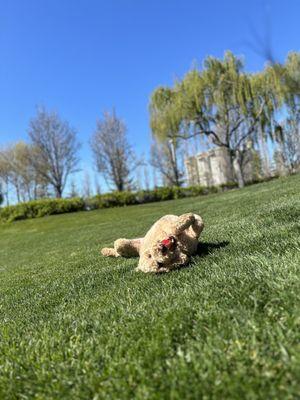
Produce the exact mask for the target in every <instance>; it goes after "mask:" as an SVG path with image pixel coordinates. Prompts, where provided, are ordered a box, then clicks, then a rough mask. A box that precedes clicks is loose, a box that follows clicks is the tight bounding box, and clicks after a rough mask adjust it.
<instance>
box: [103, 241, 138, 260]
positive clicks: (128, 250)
mask: <svg viewBox="0 0 300 400" xmlns="http://www.w3.org/2000/svg"><path fill="white" fill-rule="evenodd" d="M141 243H142V238H139V239H118V240H116V241H115V242H114V248H113V249H112V248H107V247H106V248H104V249H102V250H101V253H102V255H103V256H106V257H120V256H121V257H138V256H139V251H140V247H141Z"/></svg>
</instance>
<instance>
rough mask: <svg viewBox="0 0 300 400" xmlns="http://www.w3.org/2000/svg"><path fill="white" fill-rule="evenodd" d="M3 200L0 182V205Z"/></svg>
mask: <svg viewBox="0 0 300 400" xmlns="http://www.w3.org/2000/svg"><path fill="white" fill-rule="evenodd" d="M3 200H4V196H3V194H2V187H1V184H0V206H1V204H2V203H3Z"/></svg>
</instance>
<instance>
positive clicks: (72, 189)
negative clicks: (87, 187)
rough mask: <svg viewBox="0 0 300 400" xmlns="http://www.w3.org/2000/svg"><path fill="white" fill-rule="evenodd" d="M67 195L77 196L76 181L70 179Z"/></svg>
mask: <svg viewBox="0 0 300 400" xmlns="http://www.w3.org/2000/svg"><path fill="white" fill-rule="evenodd" d="M69 197H70V198H74V197H78V191H77V187H76V183H75V181H74V180H72V181H71V184H70V193H69Z"/></svg>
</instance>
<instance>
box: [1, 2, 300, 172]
mask: <svg viewBox="0 0 300 400" xmlns="http://www.w3.org/2000/svg"><path fill="white" fill-rule="evenodd" d="M299 16H300V0H285V1H283V0H269V1H267V0H266V1H264V0H251V1H250V0H248V1H245V0H223V1H222V0H210V1H203V0H173V1H172V0H151V1H150V0H106V1H104V0H6V1H5V0H2V1H1V5H0V55H1V62H0V145H1V144H3V143H6V142H9V141H10V142H11V141H17V140H20V139H26V137H27V132H26V131H27V126H28V121H29V119H30V118H31V117H32V116H33V115H34V114H35V108H36V105H39V104H42V105H45V106H46V107H47V108H50V109H55V110H57V111H59V113H60V114H61V116H62V117H63V118H65V119H67V120H69V121H70V122H71V124H72V125H73V126H74V127H75V128H76V129H77V130H78V134H79V138H80V141H81V142H82V143H83V148H82V151H81V158H82V160H83V162H82V166H83V167H84V168H85V167H88V168H91V167H90V166H91V163H92V160H91V154H90V151H89V147H88V145H87V142H88V138H89V137H90V135H91V133H92V132H93V131H94V128H95V121H96V119H97V117H99V116H101V113H102V111H103V110H107V109H111V108H112V107H115V108H116V111H117V113H118V114H119V115H120V116H121V117H123V118H124V120H125V121H126V123H127V126H128V133H129V139H130V141H131V143H132V144H133V145H134V147H135V149H136V151H137V152H138V153H140V154H141V153H144V154H145V155H147V154H148V149H149V143H150V130H149V118H148V102H149V96H150V94H151V92H152V91H153V89H155V87H157V86H158V85H165V84H171V83H172V82H173V80H174V79H175V78H176V77H181V76H182V75H183V74H184V73H185V72H186V71H187V70H188V69H189V68H190V67H191V65H192V63H193V61H195V60H197V61H198V62H199V63H201V61H202V60H203V59H204V58H205V56H207V55H214V56H219V57H221V56H222V55H223V53H224V51H225V50H227V49H230V50H232V51H233V52H234V53H237V54H240V55H245V58H246V65H247V69H249V70H251V71H254V70H258V69H260V68H262V66H263V64H264V60H263V58H262V57H260V56H259V55H257V54H255V53H254V52H253V51H252V50H251V49H250V48H249V47H248V45H247V41H249V40H251V37H252V35H253V28H252V27H254V28H255V30H256V31H257V32H259V33H261V34H262V35H264V33H265V32H266V31H268V29H266V25H267V21H268V20H269V21H270V24H271V30H270V33H271V37H272V42H273V48H274V52H275V56H276V57H277V58H278V59H281V60H282V59H284V57H285V55H286V54H287V52H288V51H289V50H300V45H299V38H300V24H299Z"/></svg>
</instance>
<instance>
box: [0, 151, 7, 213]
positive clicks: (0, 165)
mask: <svg viewBox="0 0 300 400" xmlns="http://www.w3.org/2000/svg"><path fill="white" fill-rule="evenodd" d="M0 184H1V192H2V194H3V197H5V200H6V205H7V206H8V205H9V166H8V163H7V162H6V160H5V159H3V158H2V157H0Z"/></svg>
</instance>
